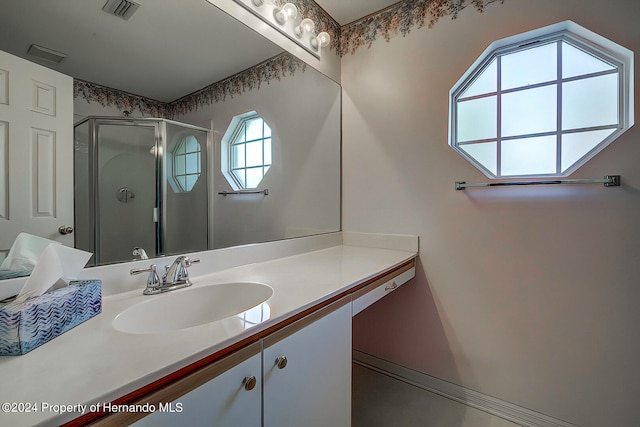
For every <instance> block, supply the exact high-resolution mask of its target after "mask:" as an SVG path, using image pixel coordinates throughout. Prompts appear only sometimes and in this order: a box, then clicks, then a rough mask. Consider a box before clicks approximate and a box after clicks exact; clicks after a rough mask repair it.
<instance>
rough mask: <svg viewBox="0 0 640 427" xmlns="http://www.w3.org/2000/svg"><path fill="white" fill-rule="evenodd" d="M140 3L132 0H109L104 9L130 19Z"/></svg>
mask: <svg viewBox="0 0 640 427" xmlns="http://www.w3.org/2000/svg"><path fill="white" fill-rule="evenodd" d="M139 7H140V5H139V4H138V3H136V2H133V1H131V0H108V1H107V3H106V4H105V5H104V7H103V8H102V10H104V11H105V12H107V13H110V14H111V15H115V16H117V17H118V18H122V19H124V20H128V19H129V18H131V15H133V14H134V12H135V11H136V10H138V8H139Z"/></svg>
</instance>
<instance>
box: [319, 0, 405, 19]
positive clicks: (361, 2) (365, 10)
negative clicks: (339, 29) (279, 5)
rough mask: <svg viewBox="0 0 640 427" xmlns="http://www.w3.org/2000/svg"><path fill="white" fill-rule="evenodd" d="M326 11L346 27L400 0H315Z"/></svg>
mask: <svg viewBox="0 0 640 427" xmlns="http://www.w3.org/2000/svg"><path fill="white" fill-rule="evenodd" d="M315 2H316V3H318V4H319V5H320V7H322V8H323V9H324V10H326V11H327V13H329V15H331V16H332V17H333V19H335V20H336V21H338V24H340V25H345V24H348V23H350V22H353V21H355V20H356V19H360V18H362V17H363V16H367V15H369V14H371V13H374V12H377V11H379V10H381V9H384V8H385V7H387V6H390V5H392V4H394V3H397V2H398V0H315Z"/></svg>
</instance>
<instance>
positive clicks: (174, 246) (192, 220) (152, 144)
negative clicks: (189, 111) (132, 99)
mask: <svg viewBox="0 0 640 427" xmlns="http://www.w3.org/2000/svg"><path fill="white" fill-rule="evenodd" d="M207 139H208V130H207V129H203V128H199V127H195V126H191V125H188V124H184V123H178V122H174V121H171V120H166V119H155V118H154V119H147V118H140V119H133V118H127V117H122V118H120V117H116V118H112V117H88V118H86V119H84V120H82V121H81V122H79V123H77V124H76V125H75V127H74V198H75V246H76V247H77V248H78V249H83V250H86V251H89V252H92V253H93V254H94V256H93V258H92V260H91V262H92V263H93V265H99V264H107V263H113V262H118V261H126V260H131V259H134V258H144V257H145V256H149V257H153V256H159V255H167V254H176V253H184V252H193V251H200V250H206V249H207V248H208V235H209V233H208V223H209V221H208V201H207V200H208V197H207V194H208V190H207V181H208V179H207ZM134 252H135V254H134Z"/></svg>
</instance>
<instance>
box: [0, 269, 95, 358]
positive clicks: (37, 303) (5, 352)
mask: <svg viewBox="0 0 640 427" xmlns="http://www.w3.org/2000/svg"><path fill="white" fill-rule="evenodd" d="M101 312H102V281H100V280H79V281H74V282H71V283H69V286H66V287H64V288H60V289H56V290H55V291H51V292H47V293H45V294H43V295H41V296H39V297H34V298H29V299H27V300H26V301H21V302H16V301H14V302H10V303H8V304H0V355H2V356H16V355H20V354H25V353H28V352H30V351H31V350H33V349H34V348H36V347H39V346H41V345H42V344H44V343H46V342H48V341H51V340H52V339H54V338H55V337H57V336H59V335H61V334H63V333H65V332H67V331H68V330H69V329H71V328H73V327H75V326H77V325H79V324H80V323H82V322H84V321H86V320H89V319H90V318H92V317H93V316H95V315H97V314H99V313H101Z"/></svg>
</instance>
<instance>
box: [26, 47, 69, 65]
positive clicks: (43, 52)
mask: <svg viewBox="0 0 640 427" xmlns="http://www.w3.org/2000/svg"><path fill="white" fill-rule="evenodd" d="M27 53H28V54H29V55H32V56H35V57H36V58H40V59H44V60H45V61H49V62H54V63H56V64H59V63H60V62H62V60H63V59H64V58H66V57H67V55H65V54H64V53H61V52H57V51H55V50H53V49H49V48H48V47H44V46H38V45H37V44H32V45H31V46H29V50H27Z"/></svg>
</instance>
